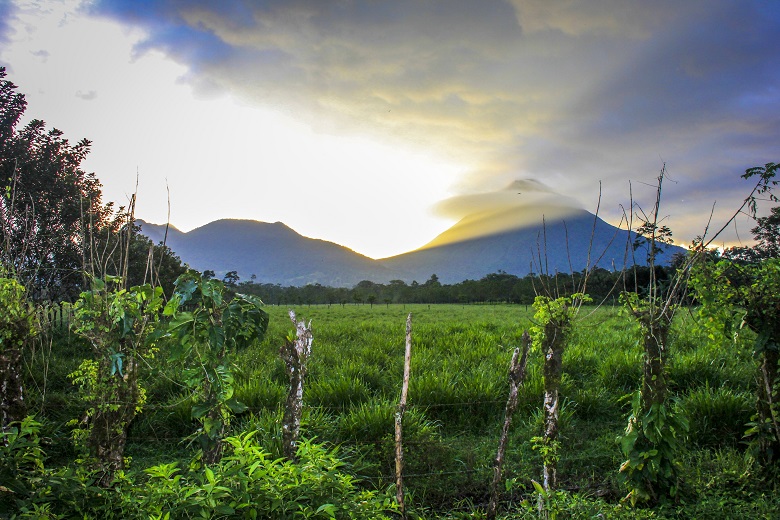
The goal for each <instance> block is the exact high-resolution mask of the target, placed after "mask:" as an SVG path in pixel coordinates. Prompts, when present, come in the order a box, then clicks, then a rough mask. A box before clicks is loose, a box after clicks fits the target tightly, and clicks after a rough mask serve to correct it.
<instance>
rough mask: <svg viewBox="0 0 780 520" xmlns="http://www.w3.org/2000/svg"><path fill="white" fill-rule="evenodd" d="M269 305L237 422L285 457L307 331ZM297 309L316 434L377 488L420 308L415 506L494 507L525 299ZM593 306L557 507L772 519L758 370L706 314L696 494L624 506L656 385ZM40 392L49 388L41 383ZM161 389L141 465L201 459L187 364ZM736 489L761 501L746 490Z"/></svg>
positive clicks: (568, 409)
mask: <svg viewBox="0 0 780 520" xmlns="http://www.w3.org/2000/svg"><path fill="white" fill-rule="evenodd" d="M266 310H267V311H268V312H269V313H270V315H271V321H270V326H269V330H268V333H267V335H266V337H265V339H264V340H263V341H262V342H260V343H259V344H258V345H255V346H253V347H250V348H248V349H246V350H245V351H243V352H240V353H239V354H238V355H237V356H236V357H235V362H236V367H235V374H236V396H237V398H238V399H239V400H240V401H242V402H244V403H245V404H247V405H248V407H249V411H248V412H247V413H245V414H243V415H242V416H240V417H239V418H237V419H236V420H235V421H234V423H233V428H234V430H235V431H241V430H247V429H257V430H259V434H258V439H259V440H260V443H261V445H262V446H263V447H264V448H265V449H266V450H268V451H269V452H270V453H272V454H280V453H281V430H280V428H281V414H282V412H281V410H282V407H283V404H284V402H285V399H286V396H287V376H286V374H285V370H284V366H283V364H282V362H281V360H280V359H279V354H278V351H279V346H280V345H281V344H282V343H283V341H284V340H285V337H287V336H288V335H289V334H290V333H291V332H292V331H293V325H292V323H291V322H290V320H289V317H288V316H287V311H288V308H287V307H275V306H272V307H267V308H266ZM294 310H295V311H296V313H297V315H298V318H299V319H305V320H306V321H308V320H311V328H312V331H313V336H314V342H313V349H312V355H311V359H310V362H309V373H308V377H307V379H306V382H305V390H304V404H305V417H304V421H303V435H304V437H308V438H315V439H316V441H317V442H322V443H326V444H330V445H337V446H339V449H340V453H341V454H342V457H343V459H344V460H345V462H347V464H348V466H349V467H350V468H352V471H353V473H354V474H356V475H361V476H362V477H364V479H363V485H364V486H367V487H375V486H376V487H386V486H388V485H390V484H392V483H393V481H394V478H393V472H394V465H393V428H394V424H393V414H394V412H395V409H396V405H397V402H398V398H399V396H400V392H401V382H402V376H403V355H404V342H405V322H406V316H407V314H408V313H410V312H411V313H412V315H413V325H412V327H413V338H412V374H411V382H410V389H409V406H408V409H407V413H406V415H405V417H404V427H405V431H404V434H405V441H406V442H405V446H404V447H405V459H406V468H407V470H406V473H407V474H408V475H409V478H407V479H406V485H407V488H408V492H409V494H410V496H411V497H412V498H411V500H412V503H413V504H414V505H415V507H416V508H417V509H416V510H417V511H419V512H423V513H424V516H437V515H441V516H448V515H449V516H451V517H457V515H458V514H463V515H469V514H472V513H475V512H477V511H479V510H484V506H485V504H486V500H487V497H488V492H489V483H490V479H491V475H492V473H491V471H492V469H491V468H492V463H493V458H494V457H495V450H496V447H497V444H498V436H499V433H500V429H501V425H502V424H503V418H504V407H505V404H506V399H507V392H508V380H507V370H508V365H509V361H510V358H511V355H512V350H513V349H514V348H515V347H516V346H518V345H520V337H521V335H522V333H523V331H524V330H525V329H526V328H528V327H529V326H530V324H531V321H530V319H531V315H530V310H529V311H526V310H525V306H520V305H392V304H391V305H374V306H373V307H371V306H369V305H346V306H340V305H332V306H299V307H295V308H294ZM583 311H584V312H582V313H581V316H580V317H579V318H578V319H577V320H576V323H575V326H574V328H573V330H572V332H571V336H570V341H569V343H568V346H567V348H566V352H565V354H564V372H565V375H564V378H563V384H562V399H563V400H564V401H563V406H562V412H561V414H562V424H561V439H562V450H561V461H560V464H559V478H560V485H561V487H562V488H563V489H568V490H570V491H571V492H570V493H568V494H566V496H563V495H561V496H560V497H558V498H557V499H556V500H559V502H560V504H561V507H564V508H568V509H567V510H568V511H569V512H570V513H571V515H570V517H572V518H590V516H587V515H588V514H591V513H593V514H599V513H600V514H602V517H603V518H676V517H681V518H684V517H689V516H690V517H701V518H704V517H706V518H710V517H712V518H715V517H717V516H708V514H706V511H705V509H704V508H705V505H706V507H711V508H715V509H716V508H717V506H716V503H720V502H723V503H724V504H726V505H724V506H723V509H722V511H727V512H730V513H732V514H735V515H738V516H739V515H744V516H740V518H769V516H765V515H766V511H768V510H770V508H771V507H772V506H773V505H777V499H776V498H773V495H772V494H771V489H764V490H763V491H762V490H761V489H760V488H759V487H758V486H759V485H758V484H756V482H758V480H756V481H755V482H754V481H752V480H751V478H757V476H756V475H755V473H754V472H751V471H752V470H751V468H750V467H748V466H745V465H744V464H745V463H744V462H739V460H742V461H744V453H743V451H742V450H743V449H744V446H743V444H742V443H741V434H742V432H743V431H744V423H745V422H747V421H748V420H749V419H750V415H751V414H752V408H753V397H752V395H751V391H752V390H751V385H752V384H753V379H752V378H753V374H754V370H755V368H754V365H753V362H752V360H751V359H750V356H749V354H747V353H746V352H744V351H739V350H737V349H735V348H733V347H730V346H729V345H728V344H725V346H724V345H718V346H713V345H711V344H709V342H708V341H707V340H705V339H704V338H702V337H700V336H699V335H697V334H696V333H695V332H694V331H693V328H692V327H693V325H694V324H693V323H692V320H691V318H690V317H683V318H684V319H680V322H679V323H678V324H676V326H675V330H674V334H673V336H672V339H673V343H672V345H671V348H670V365H669V372H670V381H671V384H670V390H671V392H672V396H673V397H674V398H675V399H676V402H677V407H678V409H679V410H680V411H682V412H684V413H685V414H686V415H687V416H688V418H689V420H690V424H691V430H690V435H689V439H688V440H687V441H686V443H685V445H686V447H687V448H686V449H687V451H686V452H685V454H684V456H685V458H686V459H685V471H684V474H685V475H686V477H685V478H686V482H687V484H686V485H687V486H688V487H687V488H685V493H687V495H685V497H690V498H684V499H683V501H682V502H681V503H679V504H677V505H674V504H671V505H666V506H663V507H660V506H659V507H658V508H656V509H654V510H643V511H642V512H641V513H640V512H637V511H636V510H627V509H626V508H625V506H621V505H620V502H619V499H620V498H621V497H622V496H623V494H624V491H622V489H621V488H620V486H619V484H618V481H617V469H618V467H619V466H620V463H621V462H622V460H621V456H620V451H619V449H618V446H617V444H616V443H615V439H616V437H617V436H618V435H619V434H621V432H622V431H623V429H624V428H625V425H626V418H627V414H628V412H629V410H628V405H627V402H626V401H625V399H623V398H624V396H625V395H626V394H629V393H631V392H634V391H635V390H636V389H638V388H639V386H640V383H641V363H642V350H641V345H640V337H639V335H638V331H637V330H636V328H635V327H634V326H632V325H631V323H630V322H629V321H628V320H627V318H625V317H622V316H619V315H618V313H617V312H616V310H615V309H613V308H611V307H606V308H601V309H599V310H596V311H595V312H591V310H590V309H587V308H586V309H583ZM64 345H66V347H63V350H61V351H58V350H57V349H56V348H55V349H53V351H52V353H51V355H50V361H51V362H50V365H51V369H50V371H49V373H48V378H49V383H48V385H49V386H48V388H49V392H48V394H47V395H46V400H45V406H43V407H42V412H41V413H42V415H43V416H44V417H48V418H49V420H50V426H49V428H50V430H51V431H50V432H49V433H50V438H52V439H57V443H60V444H61V443H67V441H66V439H67V428H65V427H64V422H65V420H64V419H65V417H66V416H69V417H70V418H72V417H74V416H77V415H78V413H79V412H78V409H79V404H78V403H76V402H74V399H73V397H74V392H73V389H72V388H70V386H69V384H68V383H67V380H66V378H65V373H66V371H69V370H72V369H73V368H74V367H75V366H77V364H78V358H79V357H80V356H84V355H86V353H87V350H86V349H84V348H83V346H79V344H78V342H77V341H73V340H72V338H71V340H70V342H69V343H64ZM160 355H161V356H164V352H163V353H161V354H160ZM542 361H543V359H542V354H541V353H540V352H532V353H531V355H530V357H529V364H528V371H527V378H526V381H525V384H524V385H523V386H522V387H521V388H520V392H519V398H518V401H519V407H518V412H517V414H516V417H515V420H514V423H513V428H512V431H511V435H510V445H509V448H508V452H507V456H506V461H505V467H504V469H505V476H506V478H508V479H514V482H516V483H517V484H516V485H515V487H513V488H512V489H511V490H509V491H507V492H506V494H505V495H504V502H503V504H504V505H505V506H511V511H512V512H511V513H510V514H509V515H508V516H507V518H530V517H531V516H528V515H530V514H531V513H530V512H528V511H525V510H524V509H523V506H522V505H521V503H522V500H524V499H528V498H529V497H531V495H532V493H533V489H532V487H531V484H530V481H531V479H535V480H539V478H540V477H541V475H540V473H541V461H540V460H539V457H538V454H537V453H536V452H534V451H533V450H532V449H531V445H530V439H531V437H533V436H536V435H539V434H540V433H541V404H542V398H543V396H542V392H543V386H542V377H541V372H542V371H541V366H542ZM36 383H37V384H38V387H40V386H41V385H40V377H38V379H36ZM145 385H146V387H147V389H148V392H149V403H148V404H147V409H146V410H145V411H144V413H143V414H142V415H141V416H140V417H139V418H138V419H137V421H136V423H135V424H134V425H133V427H132V429H131V433H130V442H129V445H128V454H129V455H130V456H133V457H134V458H135V460H136V462H135V463H134V464H138V465H139V467H141V465H142V464H145V463H147V462H149V463H153V462H160V461H167V460H170V456H171V454H172V453H173V454H176V455H177V456H179V454H182V453H187V452H191V451H192V450H193V449H194V448H193V447H188V446H187V445H186V443H183V442H182V439H183V438H185V437H186V436H187V435H189V434H191V433H192V431H193V429H194V427H195V425H194V423H193V422H192V421H191V420H190V417H189V401H188V400H187V398H186V396H185V395H183V394H182V393H181V391H182V390H181V387H180V386H179V385H178V384H177V382H176V370H175V367H173V366H165V364H164V363H163V367H162V369H161V370H160V371H158V372H157V373H150V374H148V377H147V378H146V382H145ZM33 393H34V392H33ZM41 401H42V398H41V396H40V395H37V396H36V395H33V396H31V399H30V402H31V403H32V405H33V406H35V405H37V404H38V405H39V404H40V402H41ZM53 404H54V405H55V406H54V407H53V408H52V405H53ZM50 451H51V452H53V453H55V454H61V455H62V458H63V460H64V458H65V455H67V454H68V453H69V452H68V450H67V449H65V448H63V447H57V448H53V447H52V449H50ZM182 457H183V455H182ZM740 457H741V459H740ZM759 480H760V479H759ZM735 483H738V484H739V486H742V487H741V488H739V489H754V490H755V489H758V491H755V492H754V493H753V494H748V493H746V492H743V491H739V490H738V489H737V488H734V486H735V485H736V484H735ZM732 489H734V492H733V493H732V491H731V490H732ZM729 497H731V498H733V500H731V501H729ZM531 499H532V497H531ZM719 501H720V502H719ZM524 511H525V512H524ZM578 511H579V512H578ZM594 511H595V513H594ZM686 511H687V512H690V513H691V514H690V515H687V516H686V513H685V512H686ZM722 511H721V510H719V512H718V513H717V514H722ZM632 514H634V515H635V516H632ZM713 514H714V513H713ZM723 514H725V513H723ZM578 515H579V516H578ZM675 515H678V516H675ZM762 515H764V516H762ZM562 517H567V516H566V515H563V516H562ZM721 517H724V518H725V516H721Z"/></svg>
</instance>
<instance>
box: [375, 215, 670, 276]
mask: <svg viewBox="0 0 780 520" xmlns="http://www.w3.org/2000/svg"><path fill="white" fill-rule="evenodd" d="M543 216H544V218H543ZM512 222H524V223H526V224H525V225H524V226H521V227H518V226H515V227H514V228H513V227H511V223H512ZM480 229H493V230H497V231H495V232H493V233H490V234H487V235H479V233H478V231H479V230H480ZM635 236H636V235H635V234H634V233H629V232H628V231H627V230H623V229H619V228H617V227H615V226H612V225H610V224H607V223H606V222H604V221H603V220H601V219H600V218H598V217H596V216H595V215H593V214H592V213H589V212H587V211H584V210H576V209H572V208H566V207H560V206H559V207H555V206H552V207H551V206H545V207H533V206H523V207H515V208H509V209H503V210H499V211H488V212H484V213H478V214H474V215H469V216H467V217H465V218H463V219H462V220H460V221H459V222H458V223H456V224H455V225H454V226H452V227H451V228H449V229H448V230H446V231H445V232H444V233H442V234H440V235H439V236H437V237H436V238H435V239H433V240H432V241H431V242H429V243H428V244H426V245H425V246H423V247H422V248H420V249H417V250H415V251H411V252H409V253H404V254H401V255H397V256H393V257H390V258H384V259H382V260H380V262H382V265H384V266H386V267H389V268H390V269H393V270H395V271H398V272H399V273H401V279H404V280H409V279H414V280H417V281H418V282H422V281H425V280H427V279H429V278H430V276H431V274H436V275H437V276H438V278H439V281H440V282H442V283H447V284H450V283H457V282H460V281H462V280H467V279H472V280H478V279H480V278H482V277H484V276H485V275H487V274H490V273H495V272H498V271H499V270H502V271H505V272H507V273H509V274H514V275H517V276H525V275H526V274H528V273H529V272H534V273H548V274H555V273H556V272H560V273H569V272H572V271H575V272H576V271H582V270H583V269H584V268H585V267H586V265H598V266H599V267H603V268H605V269H610V270H612V269H622V268H623V267H624V266H627V265H633V264H634V256H635V257H636V263H638V264H645V263H646V262H645V257H646V251H645V250H637V251H636V253H635V254H634V252H633V248H632V247H631V244H632V243H633V240H634V238H635ZM683 251H684V249H682V248H680V247H677V246H671V247H668V248H666V250H665V251H664V253H662V254H661V255H659V257H658V258H657V259H656V263H658V264H667V263H668V262H669V259H670V258H671V256H672V255H673V254H674V253H676V252H683Z"/></svg>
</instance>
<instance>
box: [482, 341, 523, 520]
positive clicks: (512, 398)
mask: <svg viewBox="0 0 780 520" xmlns="http://www.w3.org/2000/svg"><path fill="white" fill-rule="evenodd" d="M521 341H522V343H523V351H522V354H521V353H520V347H515V351H514V352H513V353H512V361H511V363H510V364H509V398H508V399H507V401H506V412H505V414H504V428H503V429H502V431H501V439H500V440H499V442H498V453H497V454H496V459H495V461H493V485H492V487H491V490H490V504H488V512H487V517H488V519H491V520H492V519H493V518H495V517H496V510H497V509H498V484H499V483H500V482H501V468H502V466H503V464H504V454H505V453H506V447H507V444H508V442H509V428H510V427H511V426H512V416H514V413H515V411H516V410H517V393H518V391H519V389H520V386H521V385H522V384H523V383H524V382H525V373H526V372H525V368H526V365H527V364H528V350H529V349H530V347H531V335H530V334H528V331H527V330H526V331H525V332H523V337H522V339H521Z"/></svg>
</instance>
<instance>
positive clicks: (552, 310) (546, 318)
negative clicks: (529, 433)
mask: <svg viewBox="0 0 780 520" xmlns="http://www.w3.org/2000/svg"><path fill="white" fill-rule="evenodd" d="M585 301H590V298H589V297H588V296H587V295H585V294H582V293H576V294H573V295H571V296H562V297H559V298H556V299H554V300H553V299H552V298H550V297H548V296H537V297H536V299H535V300H534V309H536V314H535V315H534V320H535V322H536V323H535V324H534V326H533V327H532V337H533V343H534V345H535V346H536V347H537V348H539V350H540V351H541V352H542V354H543V355H544V369H543V374H544V432H543V436H542V437H535V438H534V439H533V441H534V449H537V450H539V452H540V453H541V455H542V462H543V464H544V468H543V474H542V478H543V480H542V487H543V488H544V490H545V491H550V490H552V489H555V486H556V482H557V478H558V475H557V465H558V459H559V457H560V455H559V453H558V452H559V448H560V441H559V440H558V427H559V425H558V419H559V413H560V395H559V391H560V386H561V378H562V376H563V352H564V350H565V348H566V342H567V339H568V338H567V335H568V332H569V330H570V328H571V322H572V319H573V317H574V314H575V313H576V311H577V309H578V308H579V306H580V305H581V304H582V303H583V302H585Z"/></svg>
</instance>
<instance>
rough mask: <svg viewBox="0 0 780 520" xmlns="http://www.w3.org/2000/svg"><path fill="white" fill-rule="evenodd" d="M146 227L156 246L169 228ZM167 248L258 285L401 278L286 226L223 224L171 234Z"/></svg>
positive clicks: (197, 266) (199, 264)
mask: <svg viewBox="0 0 780 520" xmlns="http://www.w3.org/2000/svg"><path fill="white" fill-rule="evenodd" d="M141 226H142V232H143V233H148V236H150V238H152V239H153V240H155V241H157V240H159V239H160V238H161V237H162V232H163V231H164V226H157V225H150V224H146V223H142V224H141ZM160 228H163V230H161V229H160ZM152 235H154V236H152ZM167 244H168V246H169V247H170V248H171V249H173V250H174V251H175V252H176V253H177V254H178V255H179V256H180V257H181V258H182V260H183V261H185V262H187V263H188V264H189V265H190V267H193V268H195V269H198V270H200V271H202V270H205V269H211V270H213V271H215V272H216V273H217V275H218V276H220V277H221V276H222V275H224V273H226V272H228V271H238V274H239V275H240V277H241V279H242V280H249V279H250V277H251V276H252V275H253V274H254V275H255V276H256V277H257V278H256V282H257V283H279V284H282V285H306V284H310V283H311V284H314V283H319V284H322V285H329V286H333V287H351V286H353V285H355V284H357V283H358V282H359V281H361V280H373V281H376V282H387V281H389V280H391V279H393V278H395V277H396V276H395V273H393V272H392V271H391V270H390V269H388V268H386V267H384V266H383V265H381V264H380V263H378V262H376V261H375V260H373V259H371V258H368V257H366V256H363V255H361V254H358V253H356V252H354V251H352V250H351V249H348V248H346V247H344V246H340V245H338V244H334V243H332V242H327V241H325V240H317V239H312V238H307V237H304V236H302V235H300V234H298V233H296V232H295V231H294V230H292V229H290V228H289V227H287V226H286V225H284V224H282V223H281V222H276V223H274V224H269V223H266V222H257V221H252V220H227V219H226V220H218V221H216V222H211V223H209V224H206V225H205V226H202V227H199V228H197V229H193V230H192V231H190V232H188V233H182V232H180V231H178V230H175V231H174V232H171V230H169V231H168V242H167Z"/></svg>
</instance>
